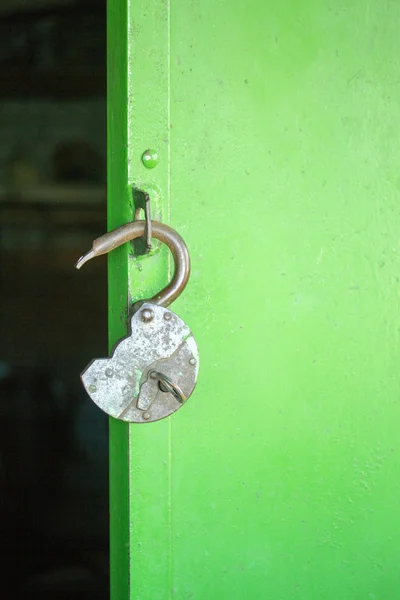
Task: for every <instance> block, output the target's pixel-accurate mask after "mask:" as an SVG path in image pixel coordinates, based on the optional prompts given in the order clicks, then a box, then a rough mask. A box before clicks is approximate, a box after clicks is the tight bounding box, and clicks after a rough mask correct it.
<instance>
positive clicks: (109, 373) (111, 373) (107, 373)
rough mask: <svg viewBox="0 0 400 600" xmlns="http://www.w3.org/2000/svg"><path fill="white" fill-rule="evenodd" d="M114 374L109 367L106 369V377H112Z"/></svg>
mask: <svg viewBox="0 0 400 600" xmlns="http://www.w3.org/2000/svg"><path fill="white" fill-rule="evenodd" d="M113 374H114V371H113V370H112V369H110V368H108V369H106V376H107V377H112V376H113Z"/></svg>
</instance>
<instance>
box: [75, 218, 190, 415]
mask: <svg viewBox="0 0 400 600" xmlns="http://www.w3.org/2000/svg"><path fill="white" fill-rule="evenodd" d="M145 230H146V222H145V221H134V222H132V223H127V224H126V225H122V226H121V227H118V228H117V229H114V230H113V231H110V232H109V233H106V234H105V235H103V236H101V237H100V238H97V239H96V240H94V242H93V246H92V249H91V250H90V251H89V252H88V253H87V254H85V255H84V256H82V257H81V258H80V259H79V260H78V262H77V263H76V268H78V269H79V268H80V267H81V266H82V265H83V264H84V263H85V262H87V261H88V260H90V259H91V258H94V257H95V256H99V255H101V254H106V253H108V252H110V251H111V250H113V249H114V248H117V247H118V246H120V245H121V244H123V243H125V242H128V241H130V240H133V239H136V238H138V237H140V236H142V235H143V234H144V232H145ZM151 231H152V235H153V237H155V238H156V239H158V240H160V241H161V242H163V243H165V244H166V245H167V246H168V247H169V249H170V250H171V252H172V255H173V258H174V265H175V268H174V275H173V277H172V279H171V281H170V283H169V284H168V285H167V286H166V287H165V288H164V289H163V290H161V292H159V293H158V294H156V295H155V296H154V297H153V298H151V299H150V300H148V301H140V302H137V303H136V304H135V305H134V306H133V314H131V316H130V317H129V319H130V323H129V335H128V336H127V337H125V338H123V339H122V340H120V341H119V342H118V343H117V344H116V345H115V346H114V348H113V350H112V352H111V355H110V357H109V358H100V359H95V360H93V361H92V362H90V363H89V364H88V366H87V367H86V369H85V370H84V371H83V373H82V374H81V380H82V383H83V386H84V388H85V389H86V391H87V393H88V394H89V396H90V398H91V399H92V400H93V402H95V404H97V406H99V407H100V408H101V409H102V410H103V411H104V412H106V413H107V414H109V415H110V416H112V417H115V418H116V419H121V420H123V421H128V422H130V423H150V422H152V421H158V420H160V419H163V418H164V417H168V416H169V415H171V414H172V413H174V412H175V411H176V410H178V408H180V407H181V406H182V405H183V404H184V403H185V402H186V400H187V399H188V398H189V396H190V395H191V393H192V392H193V390H194V387H195V385H196V381H197V375H198V371H199V353H198V348H197V344H196V341H195V339H194V337H193V334H192V332H191V331H190V329H189V327H188V326H187V325H186V324H185V323H184V321H182V319H180V318H179V317H178V315H176V314H175V313H173V312H172V311H170V310H169V309H168V308H167V306H169V304H171V302H173V300H175V299H176V298H177V297H178V296H179V295H180V294H181V293H182V291H183V290H184V288H185V286H186V284H187V282H188V279H189V274H190V258H189V252H188V249H187V247H186V244H185V242H184V241H183V239H182V238H181V236H180V235H179V234H178V233H177V232H176V231H175V230H174V229H172V228H171V227H168V226H167V225H164V224H163V223H159V222H157V221H151Z"/></svg>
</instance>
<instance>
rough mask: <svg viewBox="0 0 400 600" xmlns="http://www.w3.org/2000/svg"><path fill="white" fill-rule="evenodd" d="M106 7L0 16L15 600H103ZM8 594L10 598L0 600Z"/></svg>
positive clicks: (13, 2)
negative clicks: (99, 399) (99, 380)
mask: <svg viewBox="0 0 400 600" xmlns="http://www.w3.org/2000/svg"><path fill="white" fill-rule="evenodd" d="M105 45H106V44H105V0H79V1H76V0H75V1H72V0H1V3H0V278H1V296H0V315H1V331H0V333H1V336H0V535H1V557H0V565H1V577H2V585H1V589H2V593H5V596H4V597H7V598H10V599H12V598H22V597H23V598H29V599H33V600H34V599H36V598H40V599H41V600H46V599H47V598H52V599H58V598H60V599H64V598H65V599H67V598H73V599H77V600H79V599H80V598H85V600H91V599H92V598H93V599H103V598H104V599H106V598H108V596H109V592H108V448H107V418H106V417H105V415H104V414H103V413H102V412H101V411H99V410H98V409H97V408H96V407H95V406H94V405H93V404H92V402H91V401H90V399H89V398H87V397H86V395H85V392H84V390H83V388H82V387H81V384H80V380H79V373H80V372H81V371H82V369H83V368H84V367H85V365H86V364H87V363H88V362H89V360H90V359H91V358H94V357H99V356H104V355H106V354H107V317H106V311H107V302H106V286H107V280H106V261H105V259H104V260H103V259H102V258H100V259H96V261H93V263H91V264H90V265H88V266H87V267H85V268H84V269H83V270H82V271H81V272H80V271H76V270H75V269H74V263H75V262H76V260H77V258H78V257H79V256H80V255H81V254H83V253H84V252H86V251H87V250H89V248H90V245H91V240H92V239H93V238H94V237H97V236H98V235H101V234H102V233H104V231H105V227H106V224H105V223H106V194H105V180H106V164H105V155H106V98H105V81H106V74H105V64H106V56H105ZM5 590H7V592H5Z"/></svg>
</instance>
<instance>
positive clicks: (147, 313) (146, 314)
mask: <svg viewBox="0 0 400 600" xmlns="http://www.w3.org/2000/svg"><path fill="white" fill-rule="evenodd" d="M140 316H141V317H142V321H144V322H145V323H149V322H150V321H152V320H153V319H154V311H152V310H151V308H145V309H143V310H142V312H141V313H140Z"/></svg>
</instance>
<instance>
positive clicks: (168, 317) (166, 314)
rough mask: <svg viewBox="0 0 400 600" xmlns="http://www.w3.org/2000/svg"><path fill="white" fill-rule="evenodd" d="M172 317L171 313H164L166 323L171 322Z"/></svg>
mask: <svg viewBox="0 0 400 600" xmlns="http://www.w3.org/2000/svg"><path fill="white" fill-rule="evenodd" d="M171 317H172V315H171V313H169V312H166V313H164V319H165V320H166V321H170V320H171Z"/></svg>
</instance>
